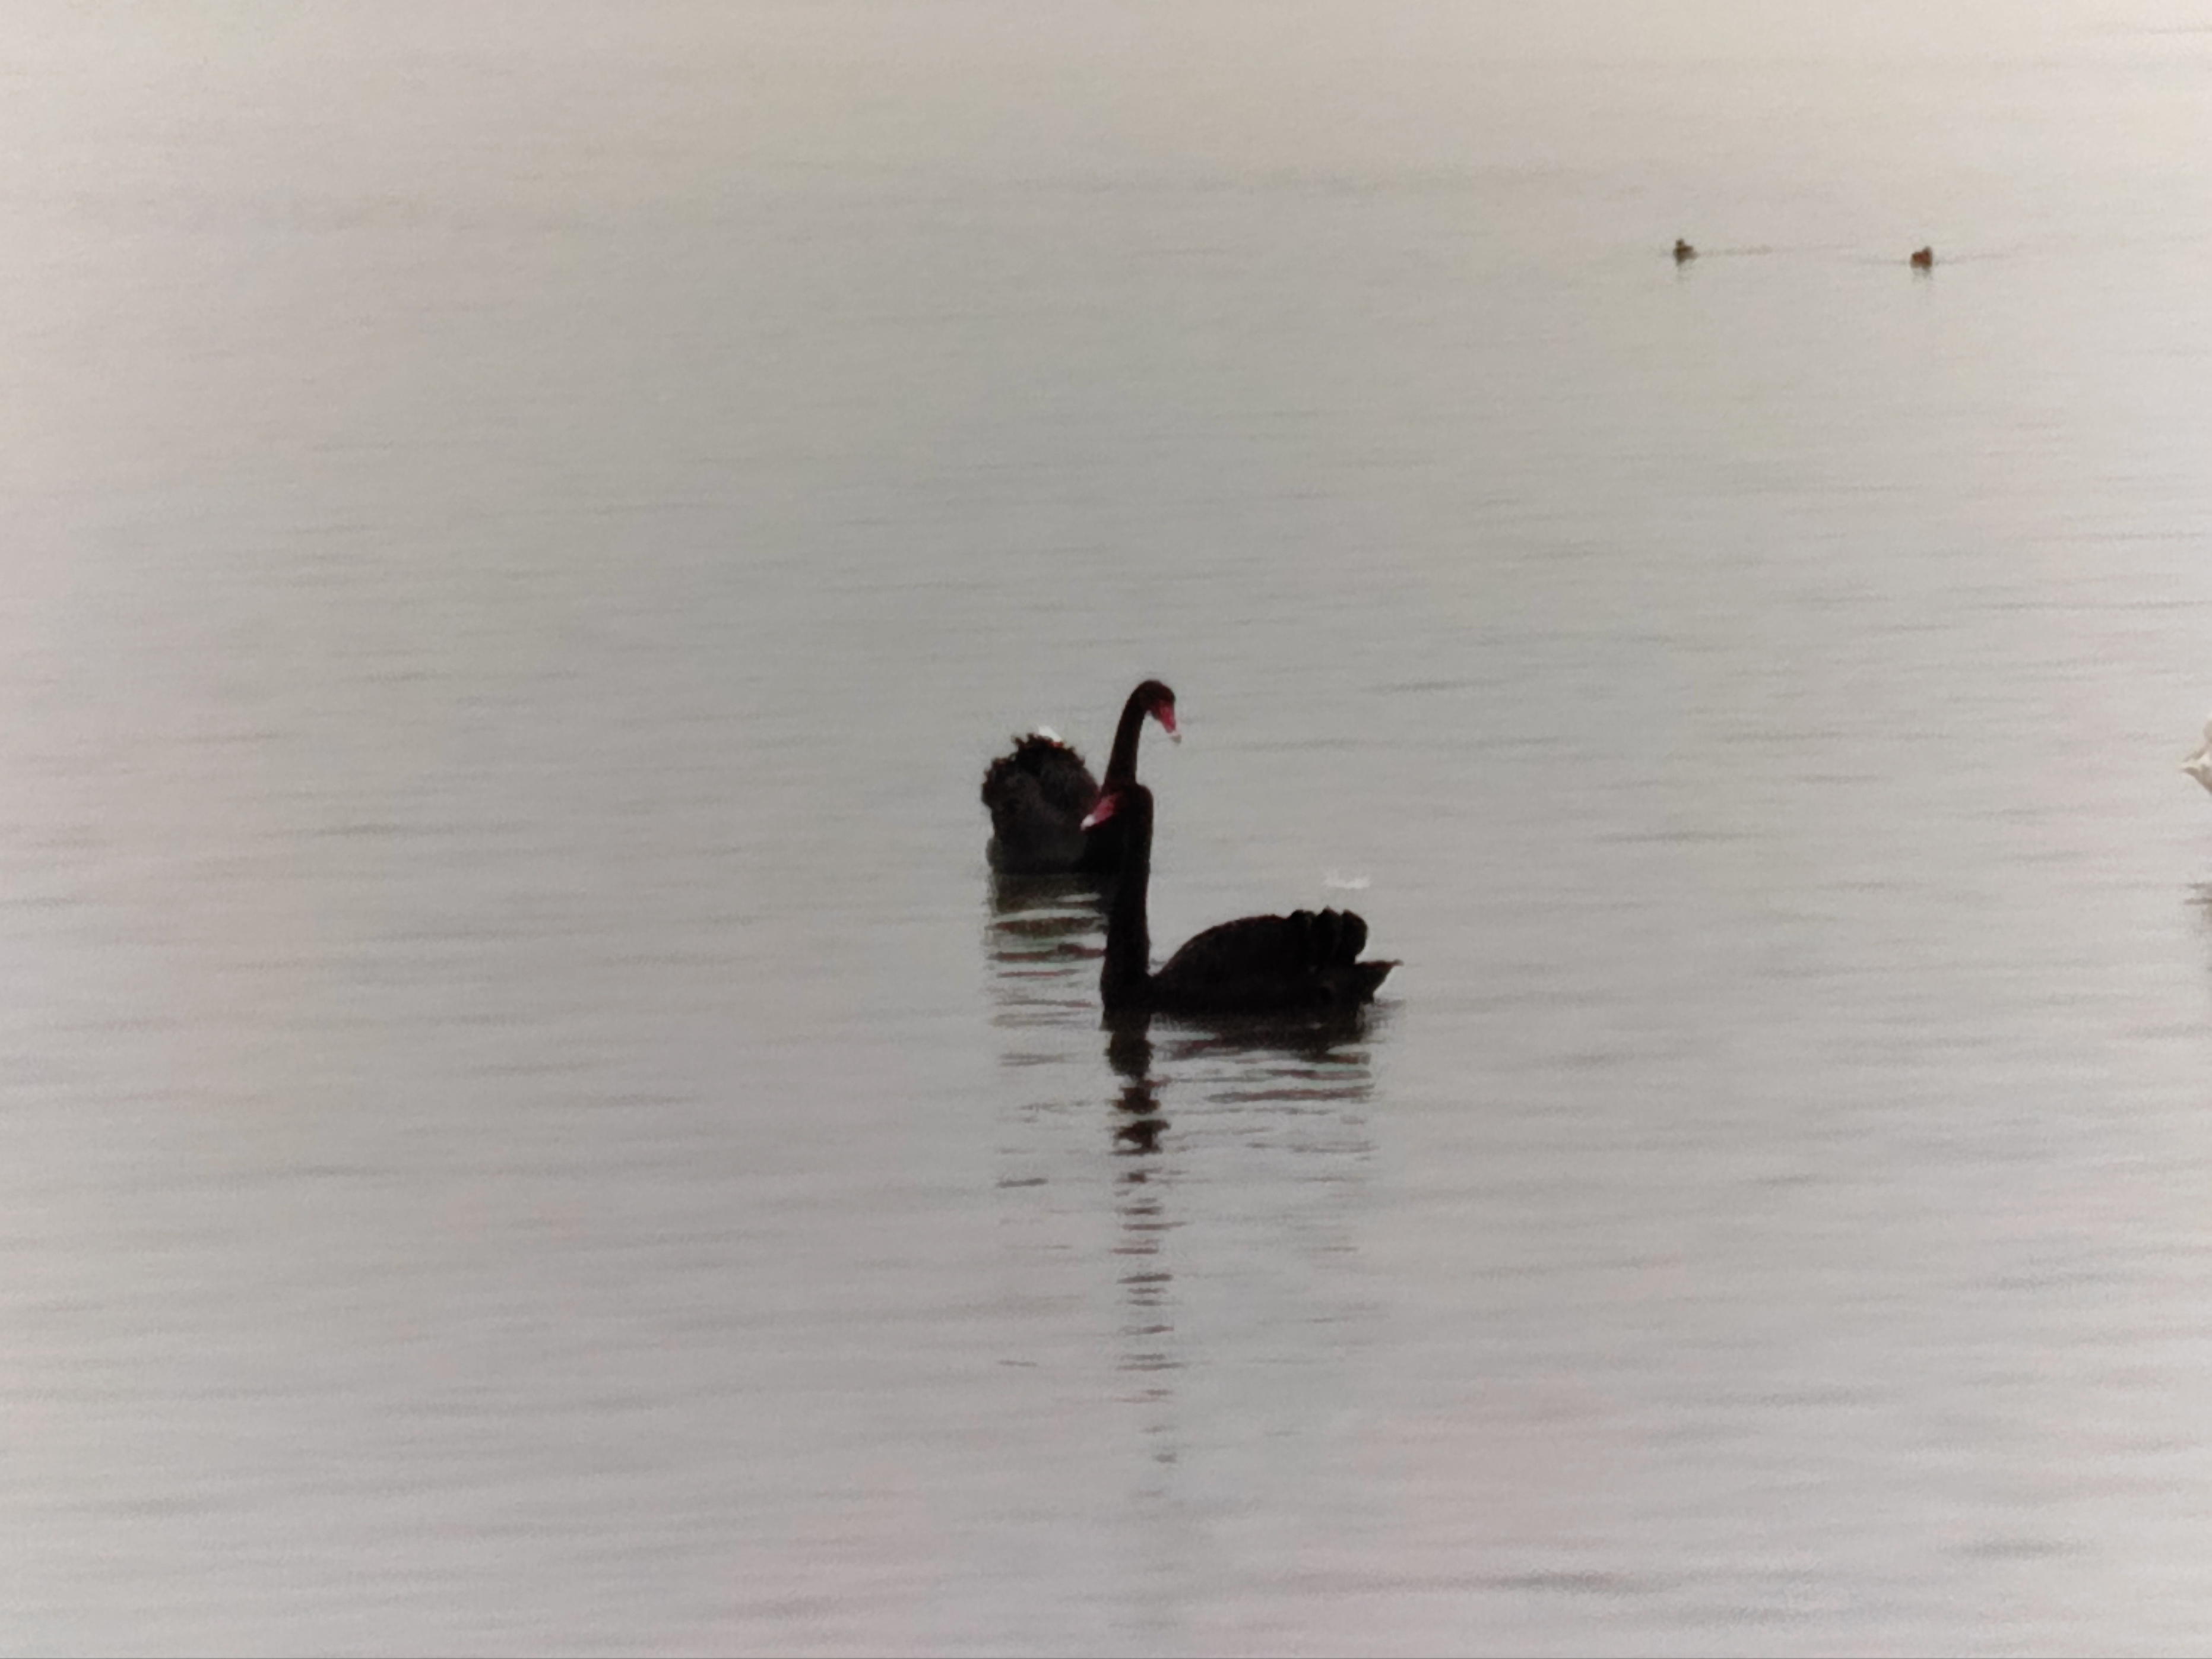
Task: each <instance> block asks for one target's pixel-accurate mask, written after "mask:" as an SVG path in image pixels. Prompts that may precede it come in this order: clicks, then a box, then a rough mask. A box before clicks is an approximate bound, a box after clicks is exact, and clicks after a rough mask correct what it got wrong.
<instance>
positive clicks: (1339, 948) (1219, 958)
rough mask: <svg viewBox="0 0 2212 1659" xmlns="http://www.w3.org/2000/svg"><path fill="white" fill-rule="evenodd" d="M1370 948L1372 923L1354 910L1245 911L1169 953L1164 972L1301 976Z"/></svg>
mask: <svg viewBox="0 0 2212 1659" xmlns="http://www.w3.org/2000/svg"><path fill="white" fill-rule="evenodd" d="M1366 948H1367V923H1366V922H1365V921H1364V920H1362V919H1361V918H1360V917H1358V916H1357V915H1353V914H1352V912H1351V911H1349V910H1322V911H1319V912H1316V911H1312V910H1297V911H1293V912H1292V913H1291V915H1287V916H1244V917H1242V918H1240V919H1239V920H1237V921H1225V922H1222V923H1221V924H1220V925H1219V926H1218V927H1209V928H1207V929H1206V931H1205V932H1204V933H1200V934H1199V935H1198V936H1197V937H1196V938H1194V939H1191V940H1190V941H1189V943H1188V944H1186V945H1184V946H1183V947H1182V949H1181V950H1180V951H1176V953H1175V954H1174V955H1173V956H1171V957H1169V958H1168V961H1167V965H1166V966H1165V967H1164V968H1162V969H1160V971H1159V977H1160V978H1162V979H1175V980H1177V981H1185V982H1194V981H1209V982H1212V983H1216V984H1226V983H1229V982H1230V981H1241V980H1255V979H1298V978H1303V977H1305V976H1307V975H1312V974H1316V973H1318V972H1320V971H1321V970H1322V969H1325V968H1331V967H1339V966H1342V965H1344V964H1346V963H1352V962H1355V961H1357V960H1358V957H1359V953H1360V952H1361V951H1364V950H1365V949H1366Z"/></svg>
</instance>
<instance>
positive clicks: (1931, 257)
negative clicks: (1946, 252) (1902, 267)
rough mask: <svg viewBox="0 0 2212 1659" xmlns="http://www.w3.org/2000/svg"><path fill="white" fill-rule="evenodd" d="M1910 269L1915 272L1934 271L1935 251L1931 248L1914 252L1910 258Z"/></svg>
mask: <svg viewBox="0 0 2212 1659" xmlns="http://www.w3.org/2000/svg"><path fill="white" fill-rule="evenodd" d="M1912 268H1913V269H1914V270H1935V269H1936V250H1935V249H1934V248H1932V247H1923V248H1922V249H1920V250H1919V251H1918V252H1915V253H1914V254H1913V256H1912Z"/></svg>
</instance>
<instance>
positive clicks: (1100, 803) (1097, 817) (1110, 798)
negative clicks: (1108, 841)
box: [1060, 795, 1121, 829]
mask: <svg viewBox="0 0 2212 1659" xmlns="http://www.w3.org/2000/svg"><path fill="white" fill-rule="evenodd" d="M1119 805H1121V796H1119V795H1101V796H1099V797H1098V800H1097V805H1094V806H1092V807H1091V811H1090V812H1089V813H1088V814H1087V815H1085V817H1084V820H1083V823H1082V826H1081V827H1082V828H1084V829H1097V827H1098V826H1099V825H1100V824H1102V823H1105V822H1106V820H1107V819H1109V818H1110V817H1113V816H1114V809H1115V807H1117V806H1119ZM1060 822H1061V823H1066V822H1067V820H1066V818H1062V819H1061V820H1060Z"/></svg>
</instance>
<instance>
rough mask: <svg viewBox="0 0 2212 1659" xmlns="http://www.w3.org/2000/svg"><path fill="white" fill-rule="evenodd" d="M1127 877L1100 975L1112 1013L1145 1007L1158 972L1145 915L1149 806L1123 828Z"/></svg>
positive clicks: (1111, 915) (1109, 920)
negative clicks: (1153, 960)
mask: <svg viewBox="0 0 2212 1659" xmlns="http://www.w3.org/2000/svg"><path fill="white" fill-rule="evenodd" d="M1122 836H1123V840H1122V842H1121V879H1120V881H1119V882H1118V883H1117V884H1115V889H1114V908H1113V909H1112V910H1111V911H1109V912H1108V914H1107V917H1106V965H1105V966H1104V967H1103V968H1102V969H1100V970H1099V974H1098V997H1099V1000H1100V1001H1102V1002H1103V1003H1104V1004H1105V1005H1106V1012H1108V1013H1109V1014H1110V1013H1113V1012H1116V1011H1117V1010H1120V1009H1123V1008H1136V1007H1141V1006H1144V1001H1145V995H1146V991H1147V989H1148V988H1149V987H1150V986H1151V983H1152V927H1151V924H1150V923H1149V921H1147V920H1146V914H1145V908H1146V897H1147V892H1146V890H1147V889H1148V888H1150V887H1151V885H1152V811H1151V808H1150V806H1149V805H1146V806H1144V807H1140V808H1139V809H1137V810H1135V811H1133V812H1132V813H1131V814H1130V820H1129V822H1128V823H1127V825H1125V826H1124V828H1123V830H1122Z"/></svg>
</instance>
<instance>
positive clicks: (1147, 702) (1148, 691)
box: [1137, 680, 1182, 743]
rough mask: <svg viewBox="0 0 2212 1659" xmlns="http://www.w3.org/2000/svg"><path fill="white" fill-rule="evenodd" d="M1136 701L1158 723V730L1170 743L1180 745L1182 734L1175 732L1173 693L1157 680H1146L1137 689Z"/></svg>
mask: <svg viewBox="0 0 2212 1659" xmlns="http://www.w3.org/2000/svg"><path fill="white" fill-rule="evenodd" d="M1137 700H1138V702H1139V704H1140V705H1141V706H1142V707H1143V708H1144V711H1145V712H1146V714H1150V715H1151V716H1152V718H1153V719H1154V720H1158V722H1159V723H1160V730H1161V731H1163V732H1166V733H1167V734H1168V740H1169V741H1170V742H1171V743H1181V742H1182V732H1178V731H1176V718H1175V693H1174V692H1172V691H1170V690H1168V688H1167V686H1166V685H1165V684H1163V683H1162V682H1160V681H1158V680H1146V682H1145V683H1144V684H1142V685H1140V686H1139V687H1138V688H1137Z"/></svg>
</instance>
